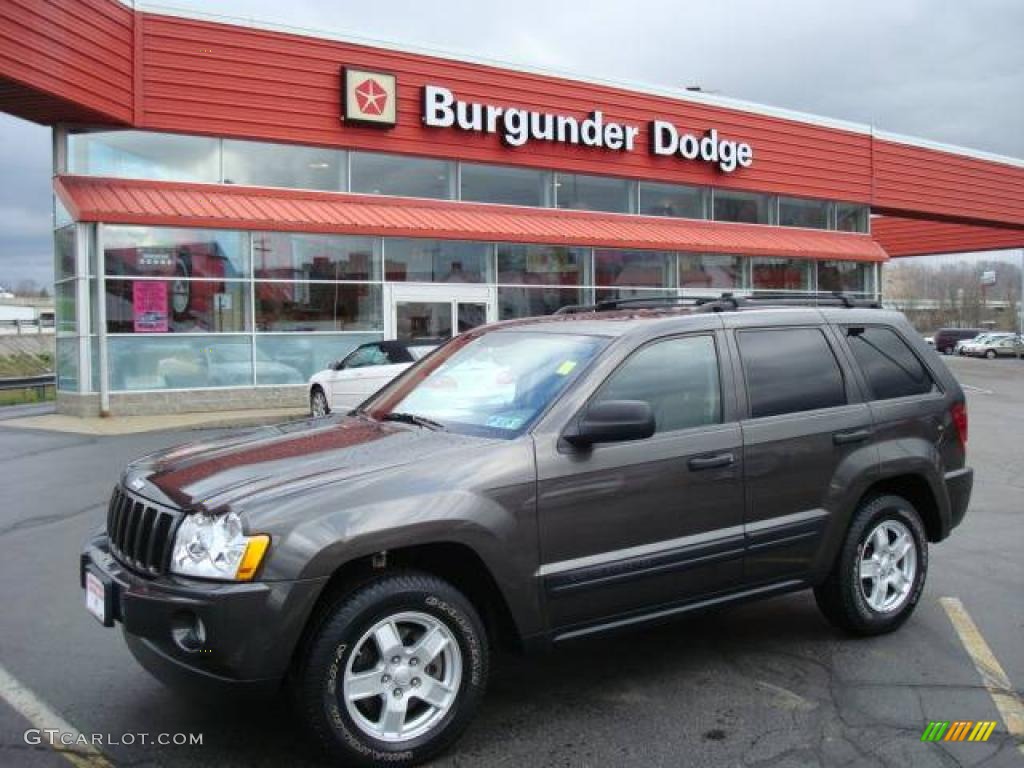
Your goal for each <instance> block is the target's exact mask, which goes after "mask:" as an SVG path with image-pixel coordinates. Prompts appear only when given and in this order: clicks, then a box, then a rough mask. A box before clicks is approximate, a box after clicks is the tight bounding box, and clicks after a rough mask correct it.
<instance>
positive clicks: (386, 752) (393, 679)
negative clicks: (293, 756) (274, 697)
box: [293, 573, 488, 765]
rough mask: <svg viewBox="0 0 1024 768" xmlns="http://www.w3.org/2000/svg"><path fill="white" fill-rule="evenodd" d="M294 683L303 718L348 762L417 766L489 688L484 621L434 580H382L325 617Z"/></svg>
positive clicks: (459, 727) (445, 741) (448, 739)
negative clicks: (487, 685) (486, 687)
mask: <svg viewBox="0 0 1024 768" xmlns="http://www.w3.org/2000/svg"><path fill="white" fill-rule="evenodd" d="M308 648H309V652H308V654H307V655H306V657H305V658H304V659H302V660H301V663H300V664H299V666H298V668H297V670H296V672H295V674H294V681H293V693H294V695H295V697H296V700H297V703H298V705H299V709H300V711H301V715H302V718H303V720H305V722H306V724H307V725H308V726H309V727H310V729H311V730H312V732H313V734H314V735H315V736H316V738H317V740H318V741H319V743H320V744H321V745H322V746H323V747H324V748H325V750H326V751H327V752H328V754H329V755H330V756H331V757H333V758H335V759H336V760H338V761H339V763H340V764H342V765H395V764H400V765H414V764H417V763H421V762H423V761H425V760H428V759H430V758H431V757H433V756H434V755H436V754H438V753H439V752H441V751H443V750H444V749H446V748H447V747H448V746H449V745H451V744H452V743H453V742H454V741H455V740H456V739H457V738H458V737H459V735H460V734H461V733H462V731H463V730H464V729H465V728H466V726H467V725H469V722H470V720H471V719H472V717H473V715H474V714H475V712H476V709H477V707H478V705H479V703H480V700H481V698H482V696H483V692H484V687H485V685H486V682H487V670H488V650H487V643H486V638H485V634H484V628H483V624H482V622H481V621H480V618H479V616H478V615H477V613H476V611H475V610H474V608H473V606H472V604H471V603H470V602H469V601H468V600H467V599H466V598H465V597H464V596H463V595H462V594H461V593H460V592H458V591H457V590H456V589H455V588H454V587H452V586H451V585H450V584H448V583H447V582H444V581H442V580H440V579H438V578H436V577H434V576H430V575H427V574H420V573H406V574H400V575H392V576H385V577H383V578H381V579H379V580H377V581H374V582H371V583H369V584H367V585H365V586H363V587H361V588H359V589H358V590H356V591H355V592H353V593H351V594H350V595H347V596H345V597H343V598H341V599H340V600H339V601H338V602H337V603H336V604H335V605H334V606H332V607H330V608H329V609H328V610H327V612H326V613H325V614H323V616H322V621H321V623H320V625H319V629H318V630H316V633H315V635H314V636H313V638H312V639H311V643H310V645H309V646H308Z"/></svg>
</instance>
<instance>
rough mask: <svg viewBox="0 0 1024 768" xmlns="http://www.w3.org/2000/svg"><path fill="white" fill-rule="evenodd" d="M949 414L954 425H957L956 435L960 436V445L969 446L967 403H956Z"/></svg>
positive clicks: (962, 446)
mask: <svg viewBox="0 0 1024 768" xmlns="http://www.w3.org/2000/svg"><path fill="white" fill-rule="evenodd" d="M949 415H950V416H951V417H952V419H953V426H954V427H956V436H957V437H958V438H960V447H961V448H966V447H967V403H954V404H953V407H952V408H950V409H949Z"/></svg>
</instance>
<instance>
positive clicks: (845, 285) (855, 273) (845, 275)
mask: <svg viewBox="0 0 1024 768" xmlns="http://www.w3.org/2000/svg"><path fill="white" fill-rule="evenodd" d="M873 274H874V272H873V269H872V266H871V265H870V264H859V263H857V262H855V261H819V262H818V290H819V291H843V292H846V293H861V292H870V291H871V282H872V281H871V275H873Z"/></svg>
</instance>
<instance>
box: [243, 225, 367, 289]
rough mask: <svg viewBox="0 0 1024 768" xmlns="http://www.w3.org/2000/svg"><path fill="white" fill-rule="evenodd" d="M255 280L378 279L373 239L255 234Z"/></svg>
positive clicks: (253, 247)
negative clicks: (256, 278)
mask: <svg viewBox="0 0 1024 768" xmlns="http://www.w3.org/2000/svg"><path fill="white" fill-rule="evenodd" d="M252 251H253V265H254V268H255V270H256V277H258V278H270V279H275V278H276V279H278V280H379V279H380V266H379V259H378V258H377V257H376V256H375V254H374V238H372V237H335V236H331V235H299V234H287V233H277V232H257V233H254V234H253V243H252Z"/></svg>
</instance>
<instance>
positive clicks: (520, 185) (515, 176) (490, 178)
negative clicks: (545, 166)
mask: <svg viewBox="0 0 1024 768" xmlns="http://www.w3.org/2000/svg"><path fill="white" fill-rule="evenodd" d="M461 180H462V192H461V195H460V197H461V199H462V200H469V201H473V202H479V203H502V204H504V205H532V206H537V207H544V206H550V205H551V174H550V173H549V172H547V171H534V170H532V169H529V168H511V167H507V166H502V165H482V164H477V163H463V164H462V169H461Z"/></svg>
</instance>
